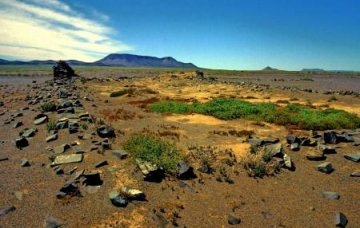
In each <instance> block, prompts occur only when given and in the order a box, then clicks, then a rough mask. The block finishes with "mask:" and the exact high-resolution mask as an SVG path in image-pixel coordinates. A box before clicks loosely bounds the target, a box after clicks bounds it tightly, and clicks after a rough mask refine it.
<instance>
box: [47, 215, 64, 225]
mask: <svg viewBox="0 0 360 228" xmlns="http://www.w3.org/2000/svg"><path fill="white" fill-rule="evenodd" d="M62 226H63V222H61V221H60V220H58V219H56V218H54V217H52V216H50V217H48V218H46V219H45V221H44V228H60V227H62Z"/></svg>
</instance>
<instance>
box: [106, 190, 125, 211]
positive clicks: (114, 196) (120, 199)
mask: <svg viewBox="0 0 360 228" xmlns="http://www.w3.org/2000/svg"><path fill="white" fill-rule="evenodd" d="M109 199H110V201H111V203H112V204H113V205H114V206H116V207H126V206H127V205H128V203H129V201H128V200H127V198H126V197H124V196H122V195H121V194H120V192H118V191H111V192H110V193H109Z"/></svg>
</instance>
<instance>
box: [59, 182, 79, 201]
mask: <svg viewBox="0 0 360 228" xmlns="http://www.w3.org/2000/svg"><path fill="white" fill-rule="evenodd" d="M66 196H81V193H80V190H79V187H78V186H77V184H75V183H65V185H64V186H63V187H62V188H61V189H60V191H59V192H57V193H56V197H57V198H58V199H62V198H64V197H66Z"/></svg>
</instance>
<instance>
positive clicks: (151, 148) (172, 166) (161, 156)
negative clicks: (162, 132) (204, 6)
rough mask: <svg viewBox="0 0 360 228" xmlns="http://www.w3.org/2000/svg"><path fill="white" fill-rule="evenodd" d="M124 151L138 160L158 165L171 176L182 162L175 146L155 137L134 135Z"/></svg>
mask: <svg viewBox="0 0 360 228" xmlns="http://www.w3.org/2000/svg"><path fill="white" fill-rule="evenodd" d="M124 149H125V150H126V151H128V152H129V153H131V154H132V155H133V156H134V157H135V158H136V159H141V160H143V161H147V162H150V163H152V164H156V165H158V166H160V167H162V168H163V169H164V171H165V172H166V173H169V174H175V172H176V168H177V164H178V163H179V161H180V160H182V156H181V154H180V151H179V150H178V149H177V148H176V146H175V145H174V144H171V143H169V142H167V141H164V140H163V139H161V138H159V137H157V136H153V135H147V134H140V135H134V136H132V137H131V138H130V139H129V140H127V141H126V142H125V144H124Z"/></svg>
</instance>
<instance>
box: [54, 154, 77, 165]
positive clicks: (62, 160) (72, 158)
mask: <svg viewBox="0 0 360 228" xmlns="http://www.w3.org/2000/svg"><path fill="white" fill-rule="evenodd" d="M82 160H83V155H82V154H69V155H59V156H56V158H55V160H54V162H53V164H54V165H61V164H67V163H76V162H82Z"/></svg>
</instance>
